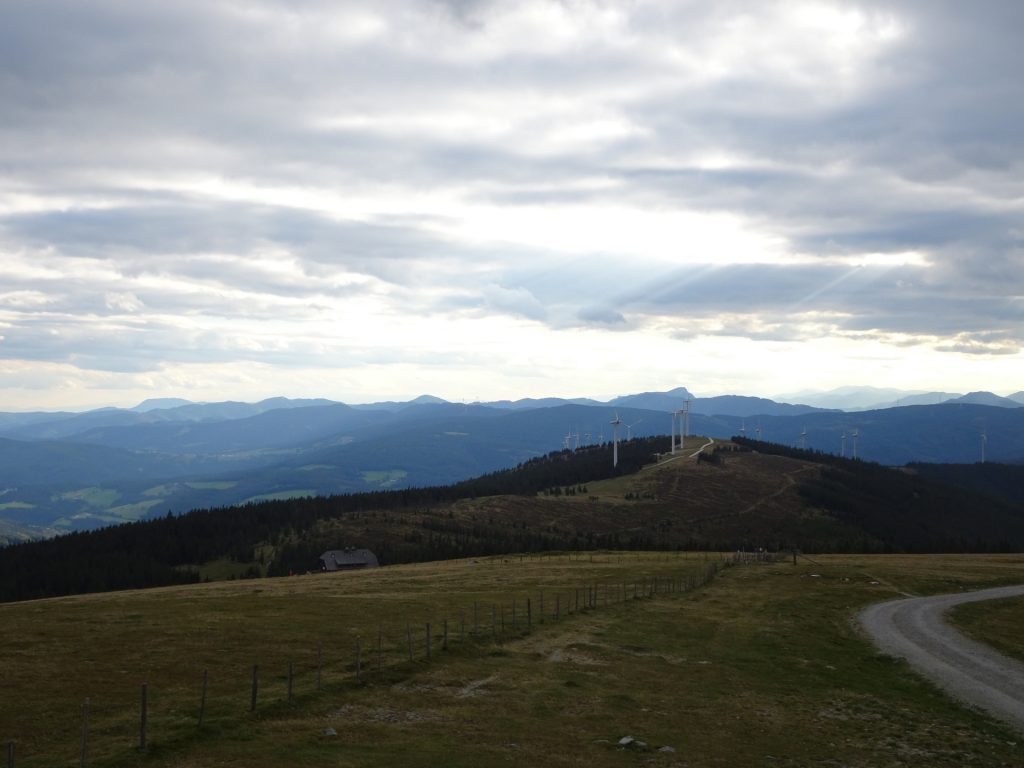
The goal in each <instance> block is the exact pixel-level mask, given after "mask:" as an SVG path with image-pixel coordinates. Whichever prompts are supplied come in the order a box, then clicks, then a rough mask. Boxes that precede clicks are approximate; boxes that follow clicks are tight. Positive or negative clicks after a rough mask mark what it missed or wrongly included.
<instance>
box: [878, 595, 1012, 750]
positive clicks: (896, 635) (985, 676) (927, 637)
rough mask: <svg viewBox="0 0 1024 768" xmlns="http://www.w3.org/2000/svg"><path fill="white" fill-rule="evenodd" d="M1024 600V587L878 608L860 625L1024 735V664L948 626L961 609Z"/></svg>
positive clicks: (957, 694)
mask: <svg viewBox="0 0 1024 768" xmlns="http://www.w3.org/2000/svg"><path fill="white" fill-rule="evenodd" d="M1019 595H1024V585H1019V586H1013V587H996V588H995V589H983V590H979V591H977V592H960V593H957V594H952V595H935V596H934V597H912V598H908V599H905V600H893V601H891V602H888V603H878V604H877V605H872V606H870V607H868V608H866V609H865V610H864V611H863V612H861V614H860V616H859V620H860V625H861V626H862V627H863V628H864V630H865V631H866V632H867V633H868V635H870V637H871V639H872V640H874V642H875V644H876V645H877V646H878V647H879V648H880V649H881V650H882V652H883V653H887V654H889V655H891V656H899V657H901V658H904V659H906V660H907V661H908V662H910V664H911V666H913V667H914V668H915V669H916V670H917V671H918V672H920V673H921V674H923V675H924V676H925V677H927V678H928V679H930V680H931V681H932V682H934V683H936V684H937V685H939V686H940V687H942V688H943V689H945V690H946V691H947V692H948V693H949V694H951V695H952V696H954V697H955V698H957V699H960V700H961V701H964V702H967V703H968V704H972V705H974V706H977V707H980V708H982V709H985V710H987V711H988V712H989V713H990V714H992V715H994V716H995V717H998V718H999V719H1001V720H1004V721H1006V722H1009V723H1011V724H1012V725H1014V726H1016V727H1017V728H1018V729H1020V730H1024V664H1021V663H1020V662H1019V661H1015V660H1014V659H1010V658H1008V657H1006V656H1004V655H1002V654H1001V653H998V652H996V651H995V650H993V649H992V648H989V647H988V646H986V645H982V644H981V643H977V642H975V641H974V640H970V639H969V638H967V637H965V636H964V635H963V634H961V633H960V632H958V631H957V630H955V629H953V627H951V626H950V625H949V624H947V623H946V622H945V621H943V618H942V617H943V614H944V613H945V612H946V611H948V610H949V609H950V608H952V607H953V606H955V605H960V604H961V603H972V602H976V601H978V600H995V599H997V598H1000V597H1017V596H1019Z"/></svg>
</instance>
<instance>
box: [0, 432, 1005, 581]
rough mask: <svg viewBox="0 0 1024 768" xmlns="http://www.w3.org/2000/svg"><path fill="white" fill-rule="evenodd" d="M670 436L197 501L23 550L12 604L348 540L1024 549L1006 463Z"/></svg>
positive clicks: (496, 545)
mask: <svg viewBox="0 0 1024 768" xmlns="http://www.w3.org/2000/svg"><path fill="white" fill-rule="evenodd" d="M668 449H669V445H668V440H667V439H666V438H644V439H633V440H630V441H626V442H624V443H623V444H622V445H621V446H620V464H619V467H618V468H615V469H613V468H612V466H611V455H610V454H611V451H610V448H609V447H608V446H599V447H593V448H588V449H581V450H579V451H562V452H555V453H552V454H549V455H547V456H545V457H542V458H538V459H534V460H531V461H529V462H526V463H524V464H522V465H520V466H519V467H517V468H516V469H514V470H506V471H501V472H496V473H492V474H489V475H484V476H481V477H479V478H477V479H475V480H471V481H465V482H462V483H457V484H453V485H448V486H434V487H427V488H417V489H403V490H394V491H378V492H374V493H364V494H350V495H339V496H324V497H315V498H307V499H290V500H279V501H265V502H260V503H251V504H246V505H243V506H232V507H225V508H219V509H205V510H197V511H194V512H191V513H189V514H186V515H183V516H180V517H175V516H171V515H168V516H165V517H162V518H159V519H156V520H151V521H147V522H141V523H134V524H125V525H121V526H116V527H112V528H106V529H100V530H96V531H90V532H81V533H76V534H72V535H68V536H62V537H58V538H56V539H52V540H49V541H41V542H36V543H29V544H22V545H17V546H13V547H8V548H6V549H4V550H0V590H2V591H0V599H4V600H12V599H15V600H16V599H25V598H29V597H39V596H47V595H56V594H69V593H80V592H89V591H102V590H107V589H121V588H132V587H142V586H154V585H159V584H174V583H182V582H191V581H200V580H207V579H223V578H238V577H258V576H263V575H282V574H287V573H289V572H298V573H301V572H305V571H306V570H307V569H311V568H314V567H315V565H316V562H317V557H318V556H319V554H320V553H321V552H323V551H324V550H327V549H335V548H338V547H340V546H345V545H357V546H365V547H369V548H370V549H372V550H374V551H375V552H376V553H377V555H378V557H379V558H380V560H381V562H382V563H385V564H392V563H402V562H414V561H423V560H437V559H445V558H452V557H466V556H480V555H490V554H502V553H510V552H535V551H550V550H585V549H593V548H605V549H670V550H683V549H687V550H717V551H721V550H736V549H758V548H765V549H769V550H790V549H800V550H803V551H807V552H825V551H829V552H968V551H975V552H978V551H1019V550H1021V549H1024V507H1022V505H1021V502H1020V498H1021V494H1020V493H1017V494H1016V496H1014V495H1013V494H1012V493H1011V491H1010V488H1011V487H1012V484H1013V483H1014V482H1016V483H1018V485H1017V487H1018V488H1019V487H1020V485H1019V483H1020V481H1021V478H1020V475H1019V474H1018V475H1012V474H1010V475H1005V474H1004V475H1000V478H1001V484H1000V486H999V488H1000V493H999V494H996V493H989V492H988V491H986V490H979V488H977V487H974V488H972V487H968V486H970V483H969V482H967V481H966V480H964V479H963V478H961V479H960V482H961V485H960V486H952V485H949V484H947V483H944V482H941V481H940V480H939V479H936V478H934V477H928V476H925V474H923V473H920V472H912V471H901V470H894V469H889V468H885V467H882V466H879V465H876V464H871V463H867V462H863V461H852V460H849V459H841V458H838V457H834V456H829V455H825V454H819V453H815V452H811V451H800V450H796V449H789V448H785V447H783V446H778V445H772V444H768V443H755V442H753V441H747V440H742V439H739V438H737V440H736V441H731V442H724V443H723V442H721V441H715V440H713V439H711V438H699V437H691V438H689V439H688V441H687V445H686V450H685V452H680V453H679V454H678V455H676V456H672V455H671V454H669V451H668ZM979 466H980V465H979ZM1015 478H1016V479H1015Z"/></svg>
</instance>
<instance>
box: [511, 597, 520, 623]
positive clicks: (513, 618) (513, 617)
mask: <svg viewBox="0 0 1024 768" xmlns="http://www.w3.org/2000/svg"><path fill="white" fill-rule="evenodd" d="M518 628H519V624H518V622H517V621H516V600H515V598H513V599H512V629H518Z"/></svg>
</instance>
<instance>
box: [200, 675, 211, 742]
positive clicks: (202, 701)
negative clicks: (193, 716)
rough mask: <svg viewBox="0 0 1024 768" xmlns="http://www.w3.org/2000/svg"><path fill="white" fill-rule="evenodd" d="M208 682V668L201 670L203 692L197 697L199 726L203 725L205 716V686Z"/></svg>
mask: <svg viewBox="0 0 1024 768" xmlns="http://www.w3.org/2000/svg"><path fill="white" fill-rule="evenodd" d="M209 683H210V670H208V669H204V670H203V693H202V695H201V696H200V697H199V727H200V728H202V727H203V718H204V717H205V716H206V688H207V686H208V685H209Z"/></svg>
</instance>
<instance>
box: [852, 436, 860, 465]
mask: <svg viewBox="0 0 1024 768" xmlns="http://www.w3.org/2000/svg"><path fill="white" fill-rule="evenodd" d="M858 437H860V430H859V429H855V430H853V458H855V459H856V458H857V438H858Z"/></svg>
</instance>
